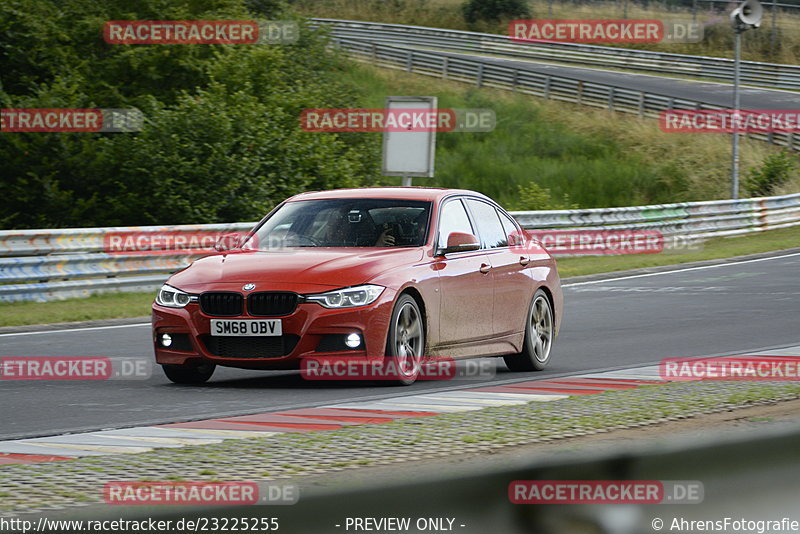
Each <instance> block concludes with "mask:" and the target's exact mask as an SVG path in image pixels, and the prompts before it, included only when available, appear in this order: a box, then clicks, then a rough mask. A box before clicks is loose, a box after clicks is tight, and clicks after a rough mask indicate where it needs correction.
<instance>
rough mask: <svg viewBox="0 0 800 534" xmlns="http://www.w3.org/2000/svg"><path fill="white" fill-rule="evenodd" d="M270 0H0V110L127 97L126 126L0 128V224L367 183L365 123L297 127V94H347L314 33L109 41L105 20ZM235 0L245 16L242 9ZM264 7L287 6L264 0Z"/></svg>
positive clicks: (253, 208) (200, 16)
mask: <svg viewBox="0 0 800 534" xmlns="http://www.w3.org/2000/svg"><path fill="white" fill-rule="evenodd" d="M281 5H282V2H278V1H270V0H257V1H256V0H196V1H194V2H191V3H174V2H167V1H165V0H142V1H140V2H136V3H131V2H129V1H128V0H105V1H104V2H94V1H93V0H75V1H72V2H60V1H58V0H5V1H4V2H3V3H2V4H0V61H2V62H3V65H4V68H3V75H2V86H0V104H1V105H2V107H3V108H127V107H136V108H139V109H140V110H141V111H142V112H143V113H144V116H145V125H144V128H143V130H142V131H141V132H138V133H122V134H86V133H83V134H78V133H8V134H3V135H1V136H0V161H2V162H3V165H2V171H0V172H2V175H3V176H2V180H0V197H2V198H3V199H4V200H3V203H2V204H0V225H2V227H6V228H53V227H71V226H109V225H143V224H179V223H200V222H208V223H212V222H232V221H242V220H254V219H258V218H260V217H261V216H262V215H263V214H264V213H265V212H266V210H268V209H269V208H270V207H271V206H273V205H275V204H276V203H277V202H279V201H280V200H282V199H283V198H285V197H286V196H288V195H291V194H294V193H297V192H300V191H303V190H305V189H308V188H311V189H329V188H335V187H349V186H357V185H372V184H373V183H375V182H376V181H377V180H378V179H379V178H380V176H379V173H380V150H379V144H378V143H379V139H378V138H377V137H376V136H370V135H364V134H362V135H358V134H334V133H309V132H304V131H302V130H301V129H300V127H299V120H298V117H299V115H300V112H301V110H303V109H304V108H307V107H360V106H359V103H360V99H361V98H362V95H361V93H360V92H359V91H358V90H357V89H356V88H355V87H353V86H352V85H348V84H344V83H342V82H340V81H338V80H339V77H340V76H339V71H341V70H343V69H348V68H350V67H348V66H347V63H344V61H343V60H340V59H339V58H338V57H337V56H335V55H333V54H332V53H330V52H328V51H327V50H326V48H325V44H326V41H325V39H324V37H323V36H322V34H321V33H319V32H314V31H311V30H310V29H308V28H305V27H304V28H303V29H302V31H301V39H300V41H299V42H298V43H296V44H293V45H283V46H281V45H271V46H270V45H109V44H106V43H105V42H104V41H103V40H102V34H101V29H102V26H103V22H104V21H107V20H125V19H139V20H204V19H205V20H218V19H239V20H242V19H244V20H248V19H253V18H263V15H264V14H269V13H273V10H274V9H278V8H279V7H280V6H281ZM247 6H252V7H253V8H255V9H258V11H259V14H258V15H253V14H252V13H249V12H248V11H247ZM273 15H274V16H275V18H278V17H280V18H287V15H286V14H280V13H273Z"/></svg>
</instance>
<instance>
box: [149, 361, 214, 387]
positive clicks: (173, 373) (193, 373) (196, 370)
mask: <svg viewBox="0 0 800 534" xmlns="http://www.w3.org/2000/svg"><path fill="white" fill-rule="evenodd" d="M161 368H162V369H164V374H165V375H167V378H169V379H170V380H171V381H172V382H175V383H176V384H195V385H197V384H203V383H205V382H207V381H208V379H209V378H211V375H213V374H214V369H216V368H217V366H216V365H215V364H213V363H201V364H199V365H197V364H195V365H173V364H165V365H162V366H161Z"/></svg>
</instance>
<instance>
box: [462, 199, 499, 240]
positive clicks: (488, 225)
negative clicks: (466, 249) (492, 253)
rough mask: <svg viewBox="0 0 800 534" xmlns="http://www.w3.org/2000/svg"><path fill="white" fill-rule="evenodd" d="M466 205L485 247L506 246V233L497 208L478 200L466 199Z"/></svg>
mask: <svg viewBox="0 0 800 534" xmlns="http://www.w3.org/2000/svg"><path fill="white" fill-rule="evenodd" d="M467 205H469V209H470V211H471V212H472V214H473V215H474V216H475V224H476V225H477V226H478V231H479V232H480V233H481V239H482V240H483V244H484V247H485V248H498V247H507V246H508V235H507V234H506V232H505V230H503V225H502V223H501V222H500V217H498V216H497V210H496V209H495V208H494V206H492V205H491V204H487V203H486V202H481V201H480V200H472V199H469V200H467Z"/></svg>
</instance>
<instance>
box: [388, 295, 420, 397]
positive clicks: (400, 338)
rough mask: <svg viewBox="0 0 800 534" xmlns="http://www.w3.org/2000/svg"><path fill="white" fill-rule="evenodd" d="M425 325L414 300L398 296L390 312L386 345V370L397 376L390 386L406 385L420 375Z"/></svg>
mask: <svg viewBox="0 0 800 534" xmlns="http://www.w3.org/2000/svg"><path fill="white" fill-rule="evenodd" d="M424 323H425V322H424V319H423V317H422V312H420V309H419V305H417V301H416V300H414V299H413V298H412V297H411V296H410V295H401V296H400V298H399V299H398V300H397V304H396V305H395V307H394V310H393V311H392V322H391V324H390V325H389V338H388V342H387V346H386V351H387V357H388V359H387V362H386V363H387V367H388V368H389V369H390V370H391V371H390V372H392V373H393V374H396V375H397V376H398V379H397V380H393V381H391V382H390V383H393V384H395V385H402V386H409V385H411V384H413V383H414V381H416V379H417V376H419V370H420V364H421V362H422V357H423V352H424V351H425V326H424Z"/></svg>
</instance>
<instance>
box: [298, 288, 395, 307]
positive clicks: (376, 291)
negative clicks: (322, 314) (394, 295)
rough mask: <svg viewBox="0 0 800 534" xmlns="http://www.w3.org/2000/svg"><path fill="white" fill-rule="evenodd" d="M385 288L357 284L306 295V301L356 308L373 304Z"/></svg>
mask: <svg viewBox="0 0 800 534" xmlns="http://www.w3.org/2000/svg"><path fill="white" fill-rule="evenodd" d="M383 290H384V288H383V287H381V286H372V285H366V286H356V287H348V288H345V289H337V290H336V291H328V292H327V293H319V294H317V295H306V301H308V302H316V303H317V304H319V305H321V306H324V307H326V308H355V307H357V306H366V305H367V304H372V303H373V302H375V300H376V299H377V298H378V297H380V296H381V293H383Z"/></svg>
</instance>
